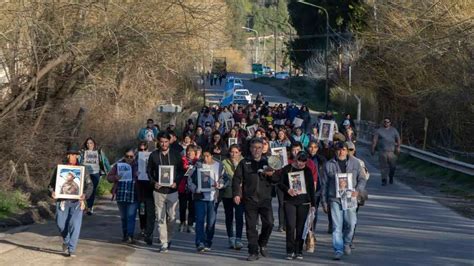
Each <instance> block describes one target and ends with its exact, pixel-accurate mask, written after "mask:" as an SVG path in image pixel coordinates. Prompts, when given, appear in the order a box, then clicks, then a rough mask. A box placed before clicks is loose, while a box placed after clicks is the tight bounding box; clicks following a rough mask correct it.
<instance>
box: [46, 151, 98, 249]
mask: <svg viewBox="0 0 474 266" xmlns="http://www.w3.org/2000/svg"><path fill="white" fill-rule="evenodd" d="M79 154H80V152H79V148H78V147H77V145H70V146H69V147H68V149H67V152H66V160H65V162H64V164H66V165H72V166H78V165H79ZM57 172H58V168H57V167H56V169H55V170H54V172H53V175H52V176H51V181H50V182H49V186H48V190H49V192H50V195H51V197H52V198H53V199H55V200H56V225H57V226H58V229H59V232H60V233H61V236H62V238H63V244H62V250H63V252H65V254H66V256H68V257H75V256H76V255H75V252H76V248H77V243H78V242H79V235H80V233H81V225H82V215H83V211H84V209H85V208H86V204H85V202H84V201H85V200H86V199H88V198H89V197H90V196H91V195H92V190H93V184H92V180H91V177H90V175H89V173H88V171H87V168H86V169H85V173H84V189H83V194H82V195H81V196H80V199H79V200H75V199H59V198H56V195H57V194H58V193H60V192H59V191H55V187H56V176H57Z"/></svg>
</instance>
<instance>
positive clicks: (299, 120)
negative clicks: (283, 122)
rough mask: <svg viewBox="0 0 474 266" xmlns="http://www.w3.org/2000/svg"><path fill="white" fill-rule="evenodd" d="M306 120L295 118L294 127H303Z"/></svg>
mask: <svg viewBox="0 0 474 266" xmlns="http://www.w3.org/2000/svg"><path fill="white" fill-rule="evenodd" d="M303 122H304V120H303V119H301V118H298V117H295V119H294V120H293V125H294V126H295V128H296V127H301V126H302V125H303Z"/></svg>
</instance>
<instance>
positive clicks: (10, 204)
mask: <svg viewBox="0 0 474 266" xmlns="http://www.w3.org/2000/svg"><path fill="white" fill-rule="evenodd" d="M29 198H30V195H29V194H24V193H22V192H20V191H2V190H0V218H3V217H5V216H7V215H10V214H13V213H17V212H19V211H21V210H22V209H24V208H26V207H28V206H29V205H30V200H29Z"/></svg>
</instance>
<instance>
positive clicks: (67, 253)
mask: <svg viewBox="0 0 474 266" xmlns="http://www.w3.org/2000/svg"><path fill="white" fill-rule="evenodd" d="M66 257H70V258H75V257H76V254H75V253H74V252H72V251H70V250H68V251H67V252H66Z"/></svg>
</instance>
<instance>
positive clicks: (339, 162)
mask: <svg viewBox="0 0 474 266" xmlns="http://www.w3.org/2000/svg"><path fill="white" fill-rule="evenodd" d="M334 148H335V150H336V156H335V157H334V158H332V159H331V160H329V161H328V162H327V163H326V167H325V175H323V176H322V177H323V178H324V179H325V180H324V181H323V182H322V184H323V188H322V198H321V201H322V205H323V210H324V212H325V213H327V212H328V206H330V208H331V219H332V224H333V228H332V229H333V230H332V242H333V248H334V252H335V253H334V259H335V260H340V259H341V258H342V255H343V254H345V255H350V254H351V252H352V250H351V244H352V237H353V235H354V229H355V225H356V223H357V212H356V208H347V209H343V204H342V200H346V199H345V198H342V197H341V196H340V195H338V193H337V189H338V188H337V187H338V182H337V180H338V178H339V176H340V175H341V174H351V176H348V178H351V180H348V181H349V182H348V183H352V186H351V187H348V189H351V190H352V193H351V197H353V198H354V197H355V198H357V196H358V195H359V193H361V192H363V191H364V190H365V185H366V183H367V181H366V179H365V172H364V170H363V169H362V167H361V166H360V163H359V162H358V161H357V160H356V159H355V158H354V157H352V156H349V155H348V146H347V143H346V142H338V143H337V144H336V145H335V147H334ZM348 192H349V191H348Z"/></svg>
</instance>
